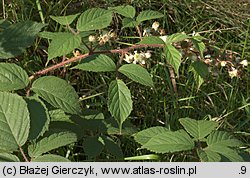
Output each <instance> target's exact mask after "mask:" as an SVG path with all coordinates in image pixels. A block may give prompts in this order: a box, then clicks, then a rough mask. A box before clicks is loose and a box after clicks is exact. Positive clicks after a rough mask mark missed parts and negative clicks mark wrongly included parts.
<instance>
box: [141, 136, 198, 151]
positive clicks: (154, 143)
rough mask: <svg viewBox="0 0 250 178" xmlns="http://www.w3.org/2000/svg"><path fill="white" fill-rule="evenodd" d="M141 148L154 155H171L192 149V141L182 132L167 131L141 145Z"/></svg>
mask: <svg viewBox="0 0 250 178" xmlns="http://www.w3.org/2000/svg"><path fill="white" fill-rule="evenodd" d="M142 148H145V149H147V150H150V151H153V152H156V153H173V152H177V151H185V150H191V149H193V148H194V141H193V140H192V139H191V138H190V136H189V135H188V134H187V133H186V132H184V131H176V132H171V131H169V132H164V133H161V134H157V135H156V136H155V137H153V138H151V139H150V140H149V141H148V142H147V143H146V144H144V145H142Z"/></svg>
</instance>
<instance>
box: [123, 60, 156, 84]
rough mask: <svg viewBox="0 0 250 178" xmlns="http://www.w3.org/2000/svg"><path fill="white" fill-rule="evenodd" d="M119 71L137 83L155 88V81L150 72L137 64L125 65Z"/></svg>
mask: <svg viewBox="0 0 250 178" xmlns="http://www.w3.org/2000/svg"><path fill="white" fill-rule="evenodd" d="M118 71H119V72H120V73H122V74H124V75H126V76H127V77H128V78H130V79H131V80H133V81H135V82H138V83H140V84H142V85H146V86H149V87H154V83H153V80H152V78H151V77H150V75H149V73H148V71H147V70H146V69H144V68H143V67H141V66H139V65H137V64H125V65H123V66H122V67H120V68H119V69H118Z"/></svg>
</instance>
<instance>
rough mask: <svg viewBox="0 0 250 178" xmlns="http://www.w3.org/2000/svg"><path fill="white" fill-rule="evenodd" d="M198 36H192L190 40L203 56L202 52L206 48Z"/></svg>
mask: <svg viewBox="0 0 250 178" xmlns="http://www.w3.org/2000/svg"><path fill="white" fill-rule="evenodd" d="M199 37H200V36H194V37H193V38H192V42H193V44H194V47H195V48H196V49H197V50H198V51H199V53H200V55H201V57H202V58H203V53H204V50H205V49H206V46H205V44H204V43H203V42H202V41H201V39H200V38H199Z"/></svg>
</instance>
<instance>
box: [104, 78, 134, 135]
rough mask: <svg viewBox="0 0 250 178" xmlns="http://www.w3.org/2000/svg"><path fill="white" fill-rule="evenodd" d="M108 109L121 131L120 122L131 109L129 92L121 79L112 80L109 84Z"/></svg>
mask: <svg viewBox="0 0 250 178" xmlns="http://www.w3.org/2000/svg"><path fill="white" fill-rule="evenodd" d="M108 98H109V100H108V109H109V111H110V113H111V115H112V116H113V117H114V118H115V119H116V120H117V122H118V124H119V128H120V132H121V128H122V124H123V122H124V121H125V120H126V119H127V117H128V116H129V114H130V113H131V111H132V99H131V93H130V90H129V89H128V87H127V86H126V84H125V83H124V82H123V81H122V80H114V81H112V82H111V83H110V85H109V90H108Z"/></svg>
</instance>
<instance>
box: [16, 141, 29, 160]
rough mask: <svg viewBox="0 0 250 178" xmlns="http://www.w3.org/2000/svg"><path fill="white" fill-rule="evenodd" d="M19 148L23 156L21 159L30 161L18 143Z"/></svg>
mask: <svg viewBox="0 0 250 178" xmlns="http://www.w3.org/2000/svg"><path fill="white" fill-rule="evenodd" d="M18 147H19V150H20V152H21V154H22V156H23V159H24V160H25V162H30V161H29V159H28V158H27V156H26V155H25V153H24V151H23V148H22V147H21V146H20V145H19V146H18Z"/></svg>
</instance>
